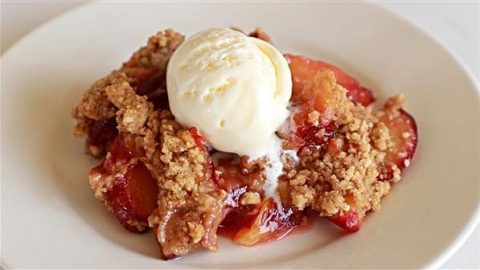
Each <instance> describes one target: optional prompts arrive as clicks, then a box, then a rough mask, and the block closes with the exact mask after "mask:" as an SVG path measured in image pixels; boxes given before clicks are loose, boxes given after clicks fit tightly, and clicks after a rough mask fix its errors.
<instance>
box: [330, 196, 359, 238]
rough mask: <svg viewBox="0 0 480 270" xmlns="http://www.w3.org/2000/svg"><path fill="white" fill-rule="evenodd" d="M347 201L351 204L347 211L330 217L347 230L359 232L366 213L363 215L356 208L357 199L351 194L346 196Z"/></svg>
mask: <svg viewBox="0 0 480 270" xmlns="http://www.w3.org/2000/svg"><path fill="white" fill-rule="evenodd" d="M345 201H346V202H347V203H348V204H349V205H350V210H349V211H347V212H339V213H337V214H335V215H333V216H331V217H329V219H330V221H331V222H333V223H334V224H335V225H337V226H339V227H340V228H342V229H344V230H345V231H347V232H351V233H353V232H357V231H358V230H360V226H361V225H362V222H363V217H364V215H362V216H361V215H360V214H359V213H358V211H357V210H356V206H355V199H354V198H353V196H352V195H351V194H347V195H346V196H345Z"/></svg>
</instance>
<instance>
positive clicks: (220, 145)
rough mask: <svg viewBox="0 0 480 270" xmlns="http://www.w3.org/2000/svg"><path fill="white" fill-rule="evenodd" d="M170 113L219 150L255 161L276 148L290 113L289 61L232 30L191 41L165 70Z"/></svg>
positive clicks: (215, 31) (211, 32)
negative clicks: (279, 131)
mask: <svg viewBox="0 0 480 270" xmlns="http://www.w3.org/2000/svg"><path fill="white" fill-rule="evenodd" d="M167 89H168V98H169V103H170V109H171V111H172V113H173V115H174V116H175V119H176V120H177V121H178V122H180V123H181V124H182V125H185V126H187V127H197V128H198V129H199V130H200V132H201V133H202V135H203V136H204V137H205V138H206V140H207V141H208V142H209V143H210V144H211V145H212V146H213V147H214V148H215V149H217V150H219V151H223V152H230V153H236V154H239V155H248V156H249V157H250V158H257V157H260V156H264V155H268V153H271V152H272V148H275V147H276V146H277V145H279V144H278V138H277V137H276V135H275V131H276V130H277V129H278V128H279V127H280V125H281V124H282V123H283V121H284V120H285V119H286V117H287V115H288V111H287V104H288V101H289V99H290V96H291V93H292V81H291V74H290V69H289V67H288V63H287V61H286V60H285V58H284V57H283V55H282V54H281V53H280V52H279V51H278V50H277V49H276V48H275V47H273V46H272V45H270V44H269V43H267V42H264V41H262V40H260V39H257V38H252V37H248V36H246V35H244V34H243V33H241V32H238V31H234V30H231V29H224V28H215V29H208V30H205V31H202V32H200V33H198V34H195V35H193V36H192V37H190V38H188V39H187V40H186V41H185V42H184V43H183V44H182V45H180V47H179V48H178V49H177V50H176V51H175V53H174V54H173V55H172V58H171V59H170V62H169V64H168V69H167Z"/></svg>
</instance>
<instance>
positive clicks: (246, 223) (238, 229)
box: [219, 198, 304, 246]
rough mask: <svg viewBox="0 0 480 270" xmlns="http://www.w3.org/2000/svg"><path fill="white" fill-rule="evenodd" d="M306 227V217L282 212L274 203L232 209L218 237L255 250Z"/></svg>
mask: <svg viewBox="0 0 480 270" xmlns="http://www.w3.org/2000/svg"><path fill="white" fill-rule="evenodd" d="M302 223H304V218H303V213H302V212H298V211H293V210H292V209H283V211H279V209H278V208H277V205H276V204H275V202H273V200H272V199H271V198H270V199H266V200H264V201H263V202H261V203H260V204H258V205H255V206H253V205H250V206H244V207H241V208H236V209H233V210H231V211H230V212H229V214H228V215H227V216H226V218H225V219H224V220H223V221H222V224H221V225H220V227H219V233H221V234H223V235H226V236H228V237H230V238H232V240H233V241H234V242H236V243H238V244H241V245H245V246H252V245H255V244H259V243H265V242H269V241H273V240H277V239H280V238H282V237H284V236H286V235H287V234H289V233H290V232H291V231H292V230H293V229H294V228H295V227H297V226H299V225H301V224H302Z"/></svg>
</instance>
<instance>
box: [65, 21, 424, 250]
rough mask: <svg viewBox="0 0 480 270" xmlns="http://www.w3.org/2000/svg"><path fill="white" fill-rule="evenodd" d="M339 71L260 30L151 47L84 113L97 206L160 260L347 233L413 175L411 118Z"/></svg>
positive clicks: (81, 121) (81, 120)
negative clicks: (318, 222) (336, 230)
mask: <svg viewBox="0 0 480 270" xmlns="http://www.w3.org/2000/svg"><path fill="white" fill-rule="evenodd" d="M374 101H375V98H374V96H373V93H372V91H371V90H370V89H368V88H366V87H364V86H363V85H362V84H360V82H359V81H357V80H356V79H355V78H353V77H352V76H351V75H349V74H348V73H346V72H345V71H343V70H342V69H340V68H338V67H335V66H333V65H331V64H329V63H326V62H323V61H320V60H314V59H311V58H307V57H305V56H301V55H293V54H289V53H287V54H281V53H279V52H278V50H277V49H276V48H275V47H273V45H272V43H271V39H270V37H269V36H268V35H267V34H266V33H265V32H263V31H262V30H261V29H256V30H255V31H254V32H252V33H250V34H248V35H246V34H244V33H243V32H241V31H240V30H238V29H223V28H217V29H208V30H205V31H202V32H200V33H198V34H196V35H194V36H192V37H190V38H188V39H186V40H185V38H184V36H183V35H182V34H180V33H177V32H175V31H173V30H170V29H169V30H165V31H163V32H159V33H157V34H156V35H155V36H152V37H150V38H149V40H148V43H147V44H146V45H145V46H144V47H141V48H140V49H139V50H138V51H136V52H135V53H134V54H133V55H132V57H131V58H130V59H129V60H128V61H127V62H125V63H124V64H123V65H122V66H121V67H120V68H119V69H117V70H114V71H113V72H112V73H110V74H109V75H107V76H105V77H104V78H101V79H100V80H98V81H97V82H95V83H94V84H93V85H92V86H91V87H90V88H89V89H88V90H87V91H86V92H85V93H84V95H83V97H82V99H81V100H80V102H79V104H78V105H77V106H76V107H75V108H74V109H73V112H72V114H73V117H74V118H75V119H76V121H77V124H76V126H75V128H74V135H75V136H77V137H81V138H84V139H85V150H86V153H87V154H89V155H91V156H94V157H96V158H99V159H100V160H101V161H100V163H99V164H98V165H97V166H96V167H94V168H92V169H91V170H90V173H89V176H88V179H89V183H90V185H91V187H92V189H93V191H94V194H95V197H96V198H97V199H98V200H99V201H100V202H101V203H102V204H104V205H105V206H106V207H107V208H108V209H109V210H110V211H112V212H113V214H114V215H115V217H116V218H117V220H118V222H119V223H120V224H121V225H122V226H123V227H124V228H125V229H127V230H128V231H130V232H135V233H144V232H147V231H149V230H151V231H152V232H153V234H154V235H155V238H156V240H157V242H158V244H159V247H160V254H161V258H163V259H172V258H175V257H179V256H183V255H186V254H187V253H189V252H191V251H193V250H198V249H202V248H203V249H208V250H211V251H215V250H216V249H217V236H218V235H223V236H226V237H229V238H231V239H232V240H233V241H234V242H236V243H238V244H241V245H246V246H252V245H255V244H258V243H264V242H269V241H273V240H277V239H280V238H282V237H284V236H286V235H287V234H289V233H291V232H292V231H294V230H295V229H296V228H300V227H302V226H304V225H305V224H306V223H308V221H307V220H310V219H311V218H307V217H310V216H311V213H315V214H316V215H317V216H320V217H325V218H327V219H329V220H330V221H331V222H332V223H333V224H335V225H337V226H339V227H340V228H342V229H344V230H345V231H346V232H355V231H358V230H359V229H360V227H361V225H362V223H363V221H364V219H365V216H366V214H368V213H370V212H373V211H377V210H379V209H380V206H381V200H382V198H383V197H384V196H385V195H387V194H388V193H389V192H390V191H391V188H392V186H393V184H394V183H396V182H398V181H400V180H401V174H402V171H403V170H404V169H405V168H406V167H408V166H409V165H410V163H411V160H412V158H413V155H414V153H415V149H416V145H417V128H416V124H415V120H414V118H413V117H412V116H411V115H410V114H409V113H407V112H406V111H405V110H404V108H403V104H404V96H403V95H402V94H399V95H397V96H394V97H392V98H390V99H388V100H387V101H386V103H385V104H384V105H383V107H382V108H380V109H379V110H377V111H372V109H371V105H372V104H373V102H374Z"/></svg>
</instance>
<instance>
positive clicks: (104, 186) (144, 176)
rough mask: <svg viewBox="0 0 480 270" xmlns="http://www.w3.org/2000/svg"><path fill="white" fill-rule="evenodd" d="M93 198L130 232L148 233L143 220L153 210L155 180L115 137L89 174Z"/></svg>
mask: <svg viewBox="0 0 480 270" xmlns="http://www.w3.org/2000/svg"><path fill="white" fill-rule="evenodd" d="M89 180H90V184H91V186H92V187H93V188H94V190H95V195H96V196H97V197H98V198H99V199H100V200H101V201H102V202H103V203H104V204H105V205H106V206H107V208H108V209H110V210H111V211H112V212H113V213H114V214H115V216H116V218H117V220H118V222H119V223H120V224H121V225H122V226H123V227H124V228H125V229H127V230H129V231H131V232H137V233H142V232H145V231H147V230H148V224H147V219H148V217H149V216H150V214H151V213H152V211H153V210H154V209H155V208H156V207H157V194H158V187H157V181H156V179H155V178H153V177H152V175H151V174H150V172H149V171H148V170H147V168H146V167H145V165H144V164H143V162H142V161H140V160H139V159H138V158H135V155H134V150H132V148H129V146H128V144H127V143H126V142H125V141H124V139H123V138H122V137H120V136H118V137H117V138H116V139H115V140H114V141H113V143H112V146H111V149H110V152H108V154H107V156H106V157H105V158H104V160H103V161H102V163H101V164H100V165H98V166H97V167H95V168H93V169H92V170H91V171H90V175H89Z"/></svg>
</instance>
